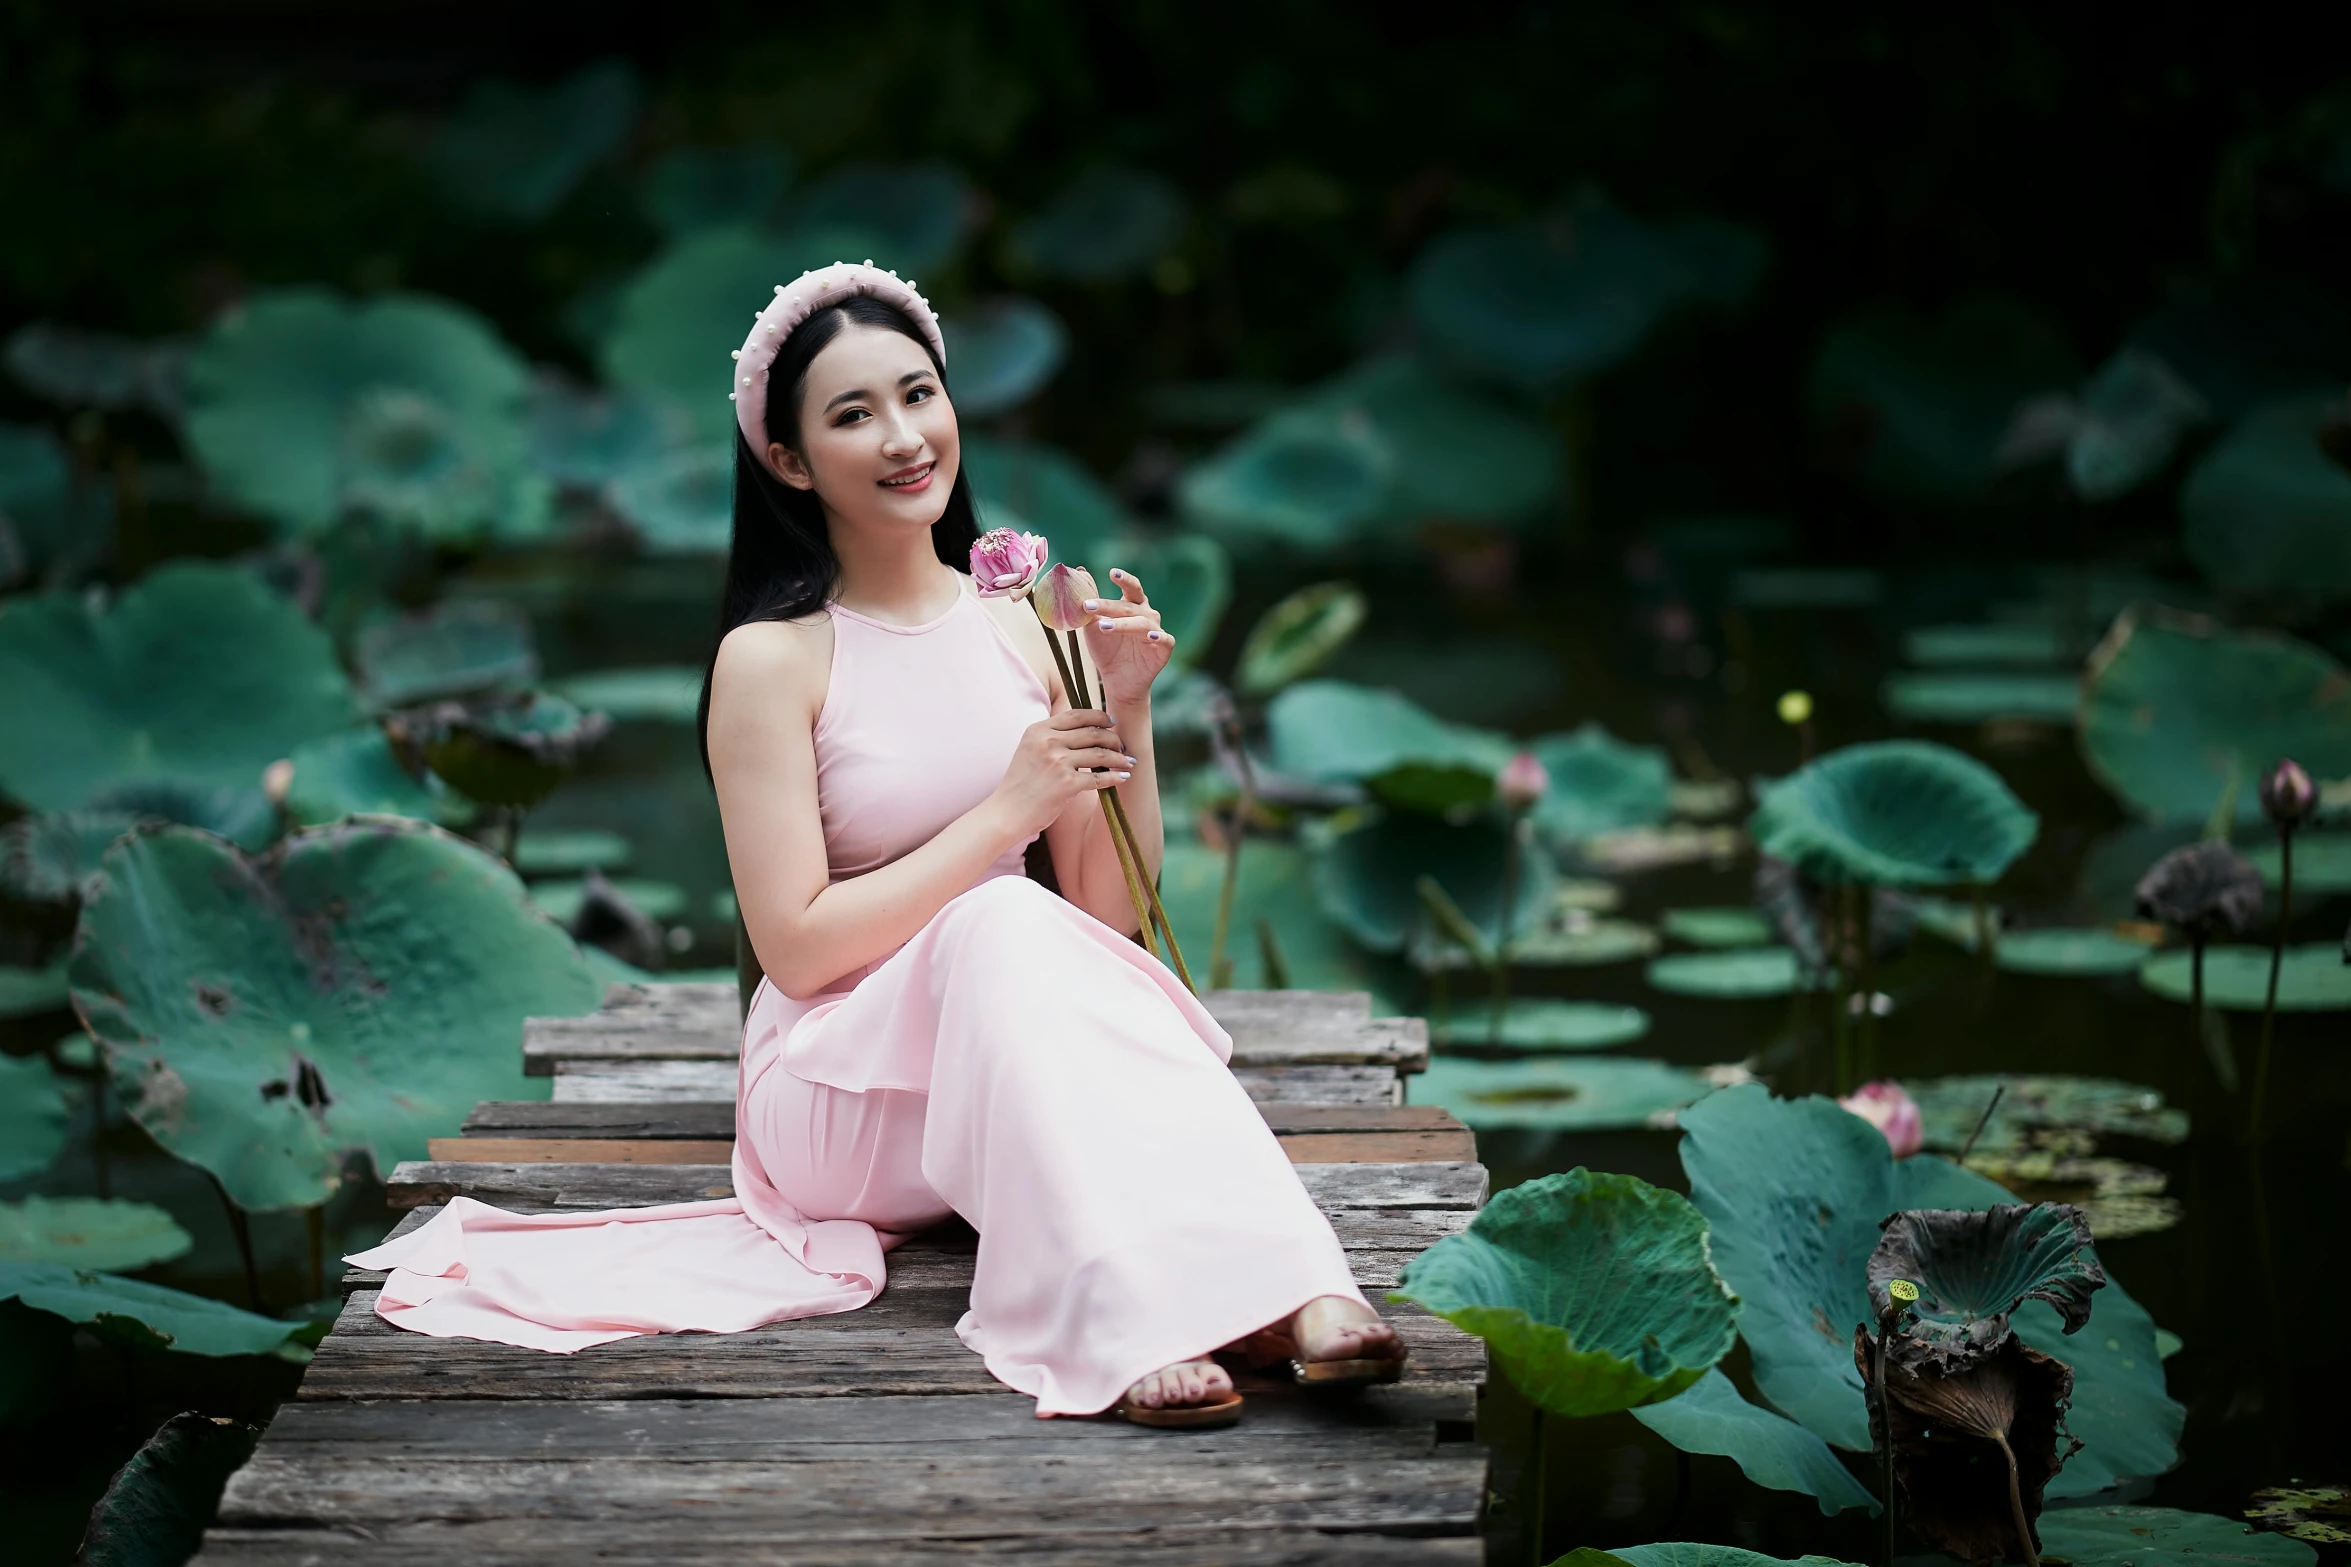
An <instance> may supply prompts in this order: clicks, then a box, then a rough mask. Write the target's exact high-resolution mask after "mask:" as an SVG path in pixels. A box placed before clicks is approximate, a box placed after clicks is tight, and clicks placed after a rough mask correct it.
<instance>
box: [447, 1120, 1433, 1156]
mask: <svg viewBox="0 0 2351 1567" xmlns="http://www.w3.org/2000/svg"><path fill="white" fill-rule="evenodd" d="M1276 1140H1277V1141H1278V1142H1280V1143H1281V1145H1282V1151H1283V1152H1284V1153H1287V1154H1288V1155H1289V1156H1290V1162H1291V1163H1292V1164H1406V1163H1411V1162H1413V1161H1416V1160H1419V1161H1429V1160H1439V1161H1446V1162H1455V1163H1457V1162H1459V1161H1461V1160H1465V1159H1475V1158H1476V1157H1477V1153H1478V1145H1477V1138H1476V1137H1475V1136H1473V1135H1472V1134H1471V1133H1470V1132H1469V1131H1467V1130H1466V1129H1456V1130H1452V1131H1371V1132H1297V1133H1292V1134H1290V1135H1288V1136H1284V1137H1279V1138H1277V1139H1276ZM734 1149H735V1143H734V1139H733V1138H731V1137H730V1138H726V1139H723V1140H710V1141H702V1140H689V1139H686V1138H647V1139H637V1138H614V1137H435V1138H432V1139H431V1140H430V1141H429V1142H428V1143H427V1145H426V1152H427V1153H428V1154H429V1155H430V1156H431V1157H432V1158H433V1159H435V1160H460V1159H476V1160H489V1161H492V1162H499V1163H511V1164H528V1163H538V1164H723V1163H725V1162H726V1161H728V1160H729V1159H731V1158H733V1157H734Z"/></svg>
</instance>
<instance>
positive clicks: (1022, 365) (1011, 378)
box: [939, 295, 1069, 419]
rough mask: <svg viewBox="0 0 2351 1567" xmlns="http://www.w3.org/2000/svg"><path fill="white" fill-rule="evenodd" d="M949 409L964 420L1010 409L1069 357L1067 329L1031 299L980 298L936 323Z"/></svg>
mask: <svg viewBox="0 0 2351 1567" xmlns="http://www.w3.org/2000/svg"><path fill="white" fill-rule="evenodd" d="M939 327H940V330H941V331H942V332H943V333H944V334H945V335H946V338H947V362H948V363H949V364H951V365H953V366H954V367H955V374H954V375H953V376H952V377H951V378H950V379H949V381H948V391H949V393H950V394H951V395H952V396H953V397H954V399H955V411H956V413H958V414H959V415H962V416H963V417H965V418H970V419H993V418H995V417H996V416H997V415H998V414H1004V413H1010V412H1011V411H1012V410H1013V409H1015V408H1018V407H1019V406H1020V405H1021V404H1023V403H1025V402H1027V401H1028V400H1029V399H1030V398H1032V397H1034V396H1036V395H1037V394H1038V393H1039V392H1041V391H1043V390H1044V389H1045V383H1047V382H1048V381H1050V380H1052V379H1053V377H1054V376H1055V375H1056V374H1058V373H1059V371H1060V369H1061V364H1062V361H1063V360H1065V359H1067V358H1068V357H1069V328H1067V327H1065V326H1063V325H1062V324H1061V317H1059V316H1057V315H1055V314H1054V313H1053V312H1052V311H1050V310H1048V309H1046V308H1045V307H1044V306H1043V305H1041V304H1039V303H1037V302H1036V301H1035V300H1033V299H1022V298H1020V297H1019V296H1017V295H1015V296H1011V297H1008V298H1003V299H991V300H986V301H984V302H982V303H981V304H979V305H978V306H976V307H974V308H973V309H972V310H970V311H968V312H964V313H960V314H957V315H952V316H949V317H947V318H946V319H945V320H944V321H942V322H940V323H939Z"/></svg>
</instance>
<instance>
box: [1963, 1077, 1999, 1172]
mask: <svg viewBox="0 0 2351 1567" xmlns="http://www.w3.org/2000/svg"><path fill="white" fill-rule="evenodd" d="M2006 1092H2008V1085H2007V1084H2006V1083H1995V1084H1993V1085H1992V1097H1991V1098H1990V1099H1988V1100H1986V1101H1985V1102H1984V1113H1983V1114H1982V1115H1979V1116H1977V1117H1976V1121H1975V1130H1974V1131H1972V1132H1970V1133H1968V1134H1967V1141H1966V1142H1964V1143H1962V1144H1960V1147H1959V1157H1958V1158H1957V1159H1954V1160H1953V1161H1952V1163H1954V1164H1965V1163H1967V1156H1968V1155H1969V1154H1971V1153H1973V1152H1975V1144H1976V1139H1977V1138H1979V1137H1981V1136H1983V1135H1984V1128H1985V1127H1987V1126H1990V1125H1991V1124H1992V1112H1993V1111H1995V1110H1997V1109H1999V1108H2000V1096H2001V1095H2002V1094H2005V1093H2006Z"/></svg>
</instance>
